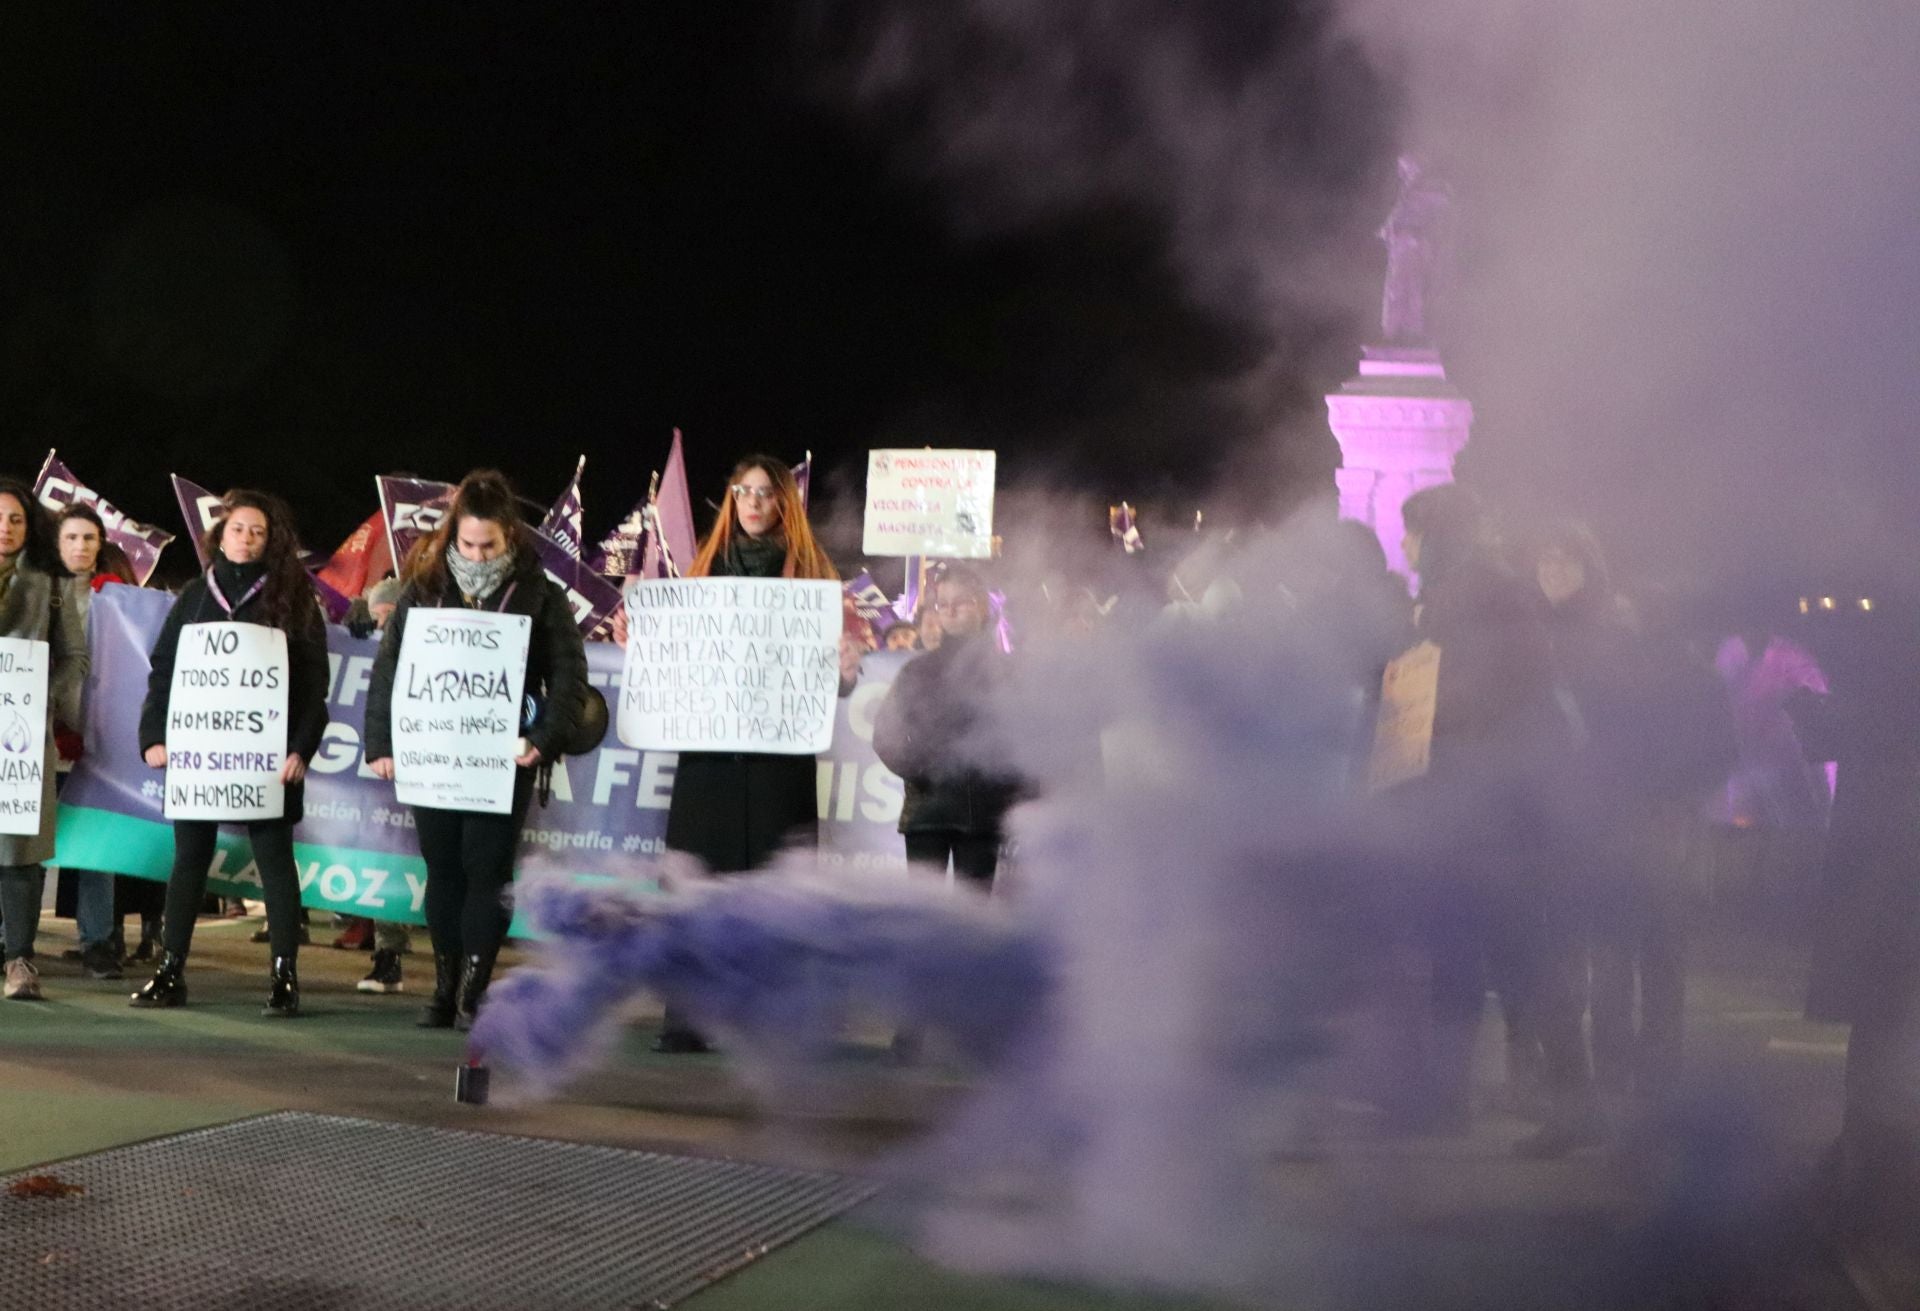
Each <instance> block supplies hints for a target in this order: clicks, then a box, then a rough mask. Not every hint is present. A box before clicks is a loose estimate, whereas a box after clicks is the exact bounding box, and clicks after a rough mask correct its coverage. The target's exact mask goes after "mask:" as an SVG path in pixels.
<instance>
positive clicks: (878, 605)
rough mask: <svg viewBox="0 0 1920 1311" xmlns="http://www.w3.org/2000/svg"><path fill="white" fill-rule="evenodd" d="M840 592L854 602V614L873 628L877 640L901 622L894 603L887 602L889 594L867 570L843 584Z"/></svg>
mask: <svg viewBox="0 0 1920 1311" xmlns="http://www.w3.org/2000/svg"><path fill="white" fill-rule="evenodd" d="M840 590H841V591H843V592H845V593H846V594H847V597H848V599H850V600H851V601H852V602H853V611H854V613H855V614H857V615H859V616H860V617H861V618H862V619H864V620H866V621H867V623H868V624H869V625H871V626H872V628H873V635H874V636H875V637H876V638H879V637H885V636H886V632H887V630H888V629H889V628H892V627H893V626H894V625H895V624H897V623H899V622H900V617H899V616H898V615H896V614H895V613H894V612H893V605H892V603H891V602H889V601H888V600H887V594H886V593H885V592H884V591H882V590H881V589H880V584H878V583H876V582H874V581H873V575H872V574H870V573H868V572H867V571H866V570H864V569H863V570H861V571H860V572H859V573H857V574H855V575H854V576H853V577H852V578H849V579H847V581H846V582H844V583H842V584H841V588H840Z"/></svg>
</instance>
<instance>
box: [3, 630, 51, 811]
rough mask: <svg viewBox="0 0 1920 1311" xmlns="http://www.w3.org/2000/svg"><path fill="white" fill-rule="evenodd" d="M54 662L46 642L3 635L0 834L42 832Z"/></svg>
mask: <svg viewBox="0 0 1920 1311" xmlns="http://www.w3.org/2000/svg"><path fill="white" fill-rule="evenodd" d="M51 660H52V657H51V655H50V654H49V648H48V646H47V644H46V643H45V642H29V641H27V640H25V639H24V638H18V637H0V833H16V834H32V833H38V832H39V831H40V820H41V814H40V804H41V802H42V800H43V799H44V797H45V795H46V787H47V670H48V668H49V665H50V663H51Z"/></svg>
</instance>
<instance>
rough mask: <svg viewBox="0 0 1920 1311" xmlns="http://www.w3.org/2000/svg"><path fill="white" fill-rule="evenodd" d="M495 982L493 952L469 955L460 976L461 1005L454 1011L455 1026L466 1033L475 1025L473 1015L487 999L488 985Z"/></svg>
mask: <svg viewBox="0 0 1920 1311" xmlns="http://www.w3.org/2000/svg"><path fill="white" fill-rule="evenodd" d="M492 982H493V953H492V952H488V953H487V954H486V955H484V956H469V957H467V965H466V971H465V973H463V974H462V975H461V976H460V1007H459V1009H458V1010H456V1011H455V1012H454V1015H453V1027H454V1028H456V1029H458V1030H460V1032H462V1033H465V1032H466V1031H467V1030H468V1029H471V1028H472V1027H473V1017H474V1016H475V1015H477V1014H478V1013H479V1011H480V1003H481V1002H482V1001H484V1000H486V996H487V985H488V984H489V983H492Z"/></svg>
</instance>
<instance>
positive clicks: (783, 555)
mask: <svg viewBox="0 0 1920 1311" xmlns="http://www.w3.org/2000/svg"><path fill="white" fill-rule="evenodd" d="M686 572H687V576H688V577H690V578H710V577H734V578H826V579H835V578H838V577H839V574H837V573H835V572H834V568H833V561H831V560H829V559H828V558H827V553H826V552H825V551H823V550H822V549H821V548H820V544H819V543H818V542H817V541H815V540H814V536H813V528H812V527H811V525H809V524H808V523H807V511H806V507H805V506H803V505H802V504H801V502H800V487H799V485H798V484H797V483H796V482H794V479H793V474H792V472H791V471H790V470H789V469H788V468H787V466H786V464H785V462H783V461H781V460H778V459H775V458H774V457H772V456H767V455H749V456H747V457H746V458H745V459H743V460H741V461H740V463H739V464H737V465H735V466H734V470H733V476H732V478H731V479H730V480H729V485H728V488H727V498H726V500H725V502H723V503H722V505H721V507H720V517H719V518H718V519H717V520H715V521H714V525H713V530H712V531H711V532H709V533H708V534H707V539H706V541H704V542H703V543H701V545H700V549H699V551H698V552H697V553H696V554H695V555H694V558H693V563H692V565H691V566H689V567H688V569H687V571H686ZM815 769H816V762H815V759H814V757H812V756H802V755H772V754H767V753H762V752H721V751H683V752H681V753H680V763H679V765H678V767H677V769H676V771H675V774H674V786H673V800H672V802H671V804H670V805H669V808H668V810H667V846H668V847H669V848H670V849H672V850H674V851H684V852H687V853H689V854H691V855H695V856H698V857H699V858H700V859H701V860H702V861H703V862H704V863H705V864H706V867H707V869H708V870H710V871H711V872H713V873H715V874H736V873H741V872H744V871H747V870H753V869H758V868H759V867H760V866H762V865H764V864H766V863H767V861H768V860H769V859H770V858H771V857H772V856H773V855H774V853H775V852H777V851H778V850H779V849H780V848H781V847H783V846H787V845H796V844H797V845H812V844H813V843H814V842H815V841H817V840H818V837H819V802H818V800H817V798H816V795H815V782H814V775H815ZM654 1050H655V1051H660V1052H701V1051H705V1050H707V1044H706V1041H705V1040H704V1039H703V1038H702V1037H701V1036H700V1035H699V1034H698V1033H696V1032H695V1031H694V1030H693V1028H692V1027H691V1026H689V1025H688V1024H687V1022H686V1019H685V1017H684V1016H682V1015H680V1014H679V1013H678V1012H677V1011H676V1010H675V1009H674V1008H673V1007H672V1006H669V1007H668V1008H667V1017H666V1022H665V1024H664V1026H663V1027H662V1029H661V1033H660V1039H659V1041H658V1042H656V1043H655V1044H654Z"/></svg>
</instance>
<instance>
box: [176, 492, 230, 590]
mask: <svg viewBox="0 0 1920 1311" xmlns="http://www.w3.org/2000/svg"><path fill="white" fill-rule="evenodd" d="M171 476H172V478H173V495H174V499H175V500H177V501H179V502H180V517H181V519H183V520H185V521H186V525H187V536H188V537H190V538H192V539H193V553H194V554H195V555H196V556H198V557H199V558H200V567H201V568H202V569H205V568H206V567H207V564H208V560H207V546H206V542H207V530H208V529H209V528H211V527H213V521H214V520H215V519H218V518H219V517H220V498H219V497H218V496H215V495H214V494H213V493H212V492H210V491H208V490H207V489H206V488H204V487H202V486H201V485H200V484H199V483H196V482H190V481H188V480H187V479H185V478H182V477H181V476H180V475H179V474H177V473H176V474H173V475H171Z"/></svg>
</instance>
